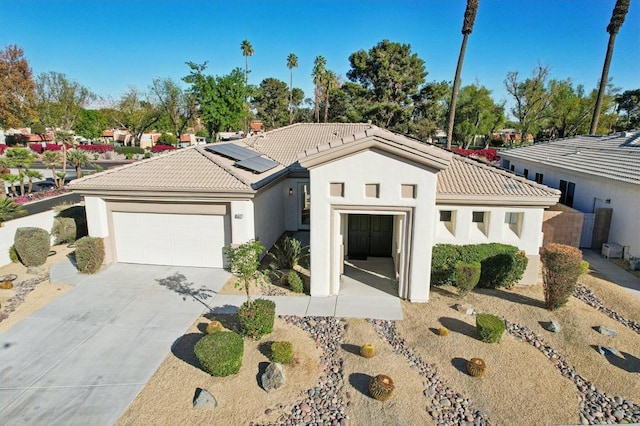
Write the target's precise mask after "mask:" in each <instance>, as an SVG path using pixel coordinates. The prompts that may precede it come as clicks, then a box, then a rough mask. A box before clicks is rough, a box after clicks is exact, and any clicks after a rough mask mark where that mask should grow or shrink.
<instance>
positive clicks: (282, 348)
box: [271, 342, 293, 364]
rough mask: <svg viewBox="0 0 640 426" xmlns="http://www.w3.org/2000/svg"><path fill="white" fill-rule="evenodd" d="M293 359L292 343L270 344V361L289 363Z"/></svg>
mask: <svg viewBox="0 0 640 426" xmlns="http://www.w3.org/2000/svg"><path fill="white" fill-rule="evenodd" d="M292 360H293V343H291V342H273V343H272V344H271V361H273V362H277V363H279V364H290V363H291V361H292Z"/></svg>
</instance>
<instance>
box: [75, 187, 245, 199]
mask: <svg viewBox="0 0 640 426" xmlns="http://www.w3.org/2000/svg"><path fill="white" fill-rule="evenodd" d="M69 189H70V190H71V191H72V192H76V193H78V194H80V195H82V196H84V197H100V198H123V199H134V198H135V199H139V200H152V199H163V200H166V199H175V200H187V199H188V200H194V199H199V200H203V201H204V200H209V201H219V200H221V199H227V200H228V199H247V198H253V197H254V195H255V193H256V191H254V190H252V189H246V190H224V189H216V190H211V191H207V190H201V189H196V190H186V189H177V190H169V189H163V190H156V189H151V188H148V189H139V188H138V189H126V190H125V189H113V188H69Z"/></svg>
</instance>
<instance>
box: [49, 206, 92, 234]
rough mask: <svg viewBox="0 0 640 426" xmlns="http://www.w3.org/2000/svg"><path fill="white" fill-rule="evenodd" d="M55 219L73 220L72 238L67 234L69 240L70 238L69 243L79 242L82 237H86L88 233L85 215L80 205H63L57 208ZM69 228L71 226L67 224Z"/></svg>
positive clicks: (83, 208)
mask: <svg viewBox="0 0 640 426" xmlns="http://www.w3.org/2000/svg"><path fill="white" fill-rule="evenodd" d="M56 218H70V219H73V222H74V232H75V234H74V235H73V237H72V236H71V234H70V233H69V238H71V239H70V240H69V241H67V242H69V243H71V242H74V241H76V240H79V239H80V238H82V237H86V236H87V235H89V231H88V229H87V214H86V210H85V207H84V206H81V205H72V206H69V205H65V206H61V207H59V210H58V214H57V215H56ZM69 226H71V224H69Z"/></svg>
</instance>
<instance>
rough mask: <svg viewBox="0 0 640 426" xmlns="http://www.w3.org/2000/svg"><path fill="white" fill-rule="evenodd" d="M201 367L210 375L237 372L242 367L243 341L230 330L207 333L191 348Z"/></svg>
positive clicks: (220, 375) (225, 374)
mask: <svg viewBox="0 0 640 426" xmlns="http://www.w3.org/2000/svg"><path fill="white" fill-rule="evenodd" d="M193 351H194V353H195V354H196V358H198V361H200V365H201V366H202V369H203V370H204V371H206V372H207V373H209V374H211V375H212V376H217V377H225V376H230V375H232V374H238V371H240V367H242V355H243V354H244V341H243V340H242V337H241V336H240V335H239V334H236V333H234V332H231V331H221V332H219V333H213V334H207V335H205V336H204V337H202V338H201V339H200V340H198V343H196V345H195V346H194V348H193Z"/></svg>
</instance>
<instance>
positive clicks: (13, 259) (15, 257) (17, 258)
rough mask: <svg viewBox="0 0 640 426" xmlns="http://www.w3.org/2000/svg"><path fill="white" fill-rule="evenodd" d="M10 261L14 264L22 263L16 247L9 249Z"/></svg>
mask: <svg viewBox="0 0 640 426" xmlns="http://www.w3.org/2000/svg"><path fill="white" fill-rule="evenodd" d="M9 259H11V262H12V263H18V262H20V256H18V252H17V251H16V246H15V245H12V246H11V247H9Z"/></svg>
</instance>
